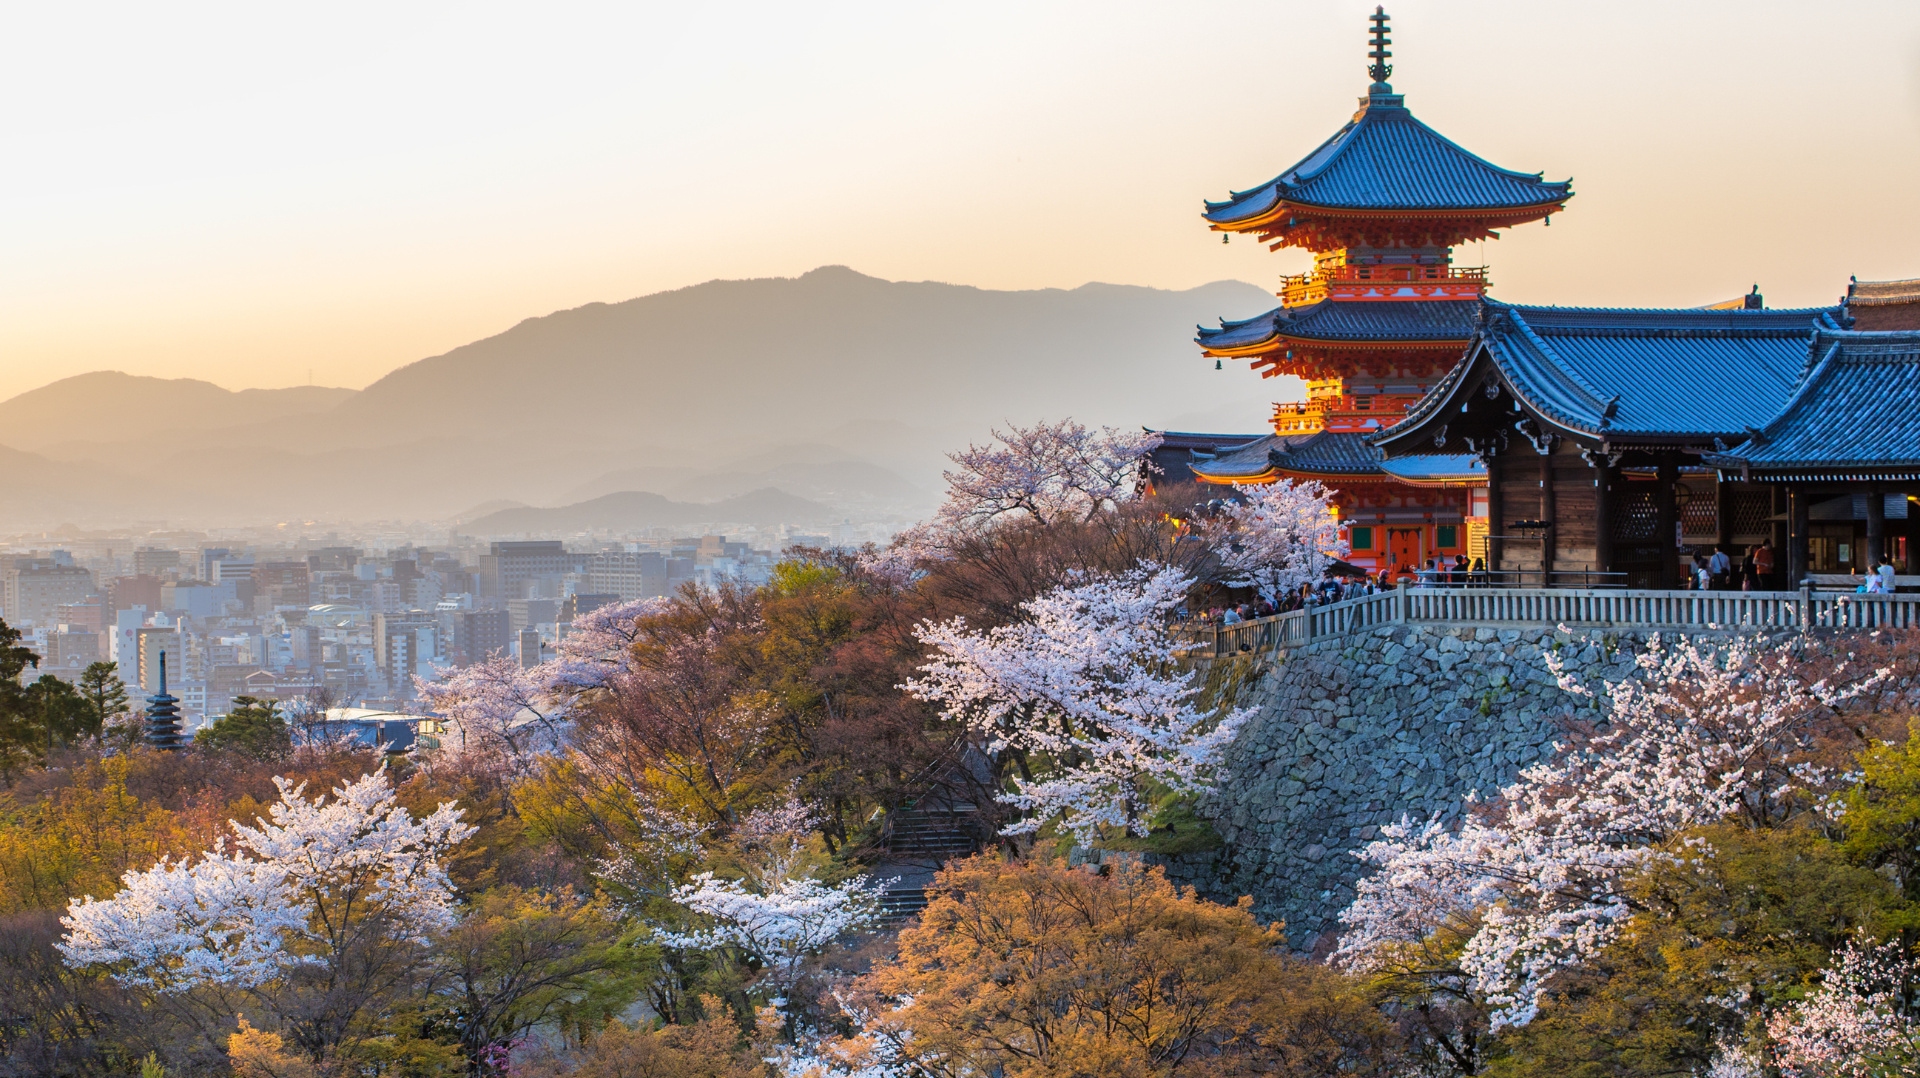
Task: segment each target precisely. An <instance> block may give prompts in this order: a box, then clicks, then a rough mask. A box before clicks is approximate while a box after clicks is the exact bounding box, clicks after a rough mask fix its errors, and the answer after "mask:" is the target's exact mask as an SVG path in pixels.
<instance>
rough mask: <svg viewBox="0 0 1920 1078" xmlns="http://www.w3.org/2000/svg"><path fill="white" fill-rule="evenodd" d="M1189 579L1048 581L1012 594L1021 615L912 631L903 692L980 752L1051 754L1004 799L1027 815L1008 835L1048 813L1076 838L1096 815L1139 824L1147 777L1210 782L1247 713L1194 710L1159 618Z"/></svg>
mask: <svg viewBox="0 0 1920 1078" xmlns="http://www.w3.org/2000/svg"><path fill="white" fill-rule="evenodd" d="M1192 585H1193V578H1192V577H1190V576H1188V575H1186V574H1185V573H1182V572H1180V571H1179V570H1176V569H1171V568H1166V567H1163V566H1156V565H1151V564H1142V565H1140V566H1139V567H1137V568H1135V569H1133V570H1131V571H1129V572H1126V573H1121V574H1117V575H1114V576H1108V577H1100V578H1094V579H1086V580H1083V581H1081V582H1078V583H1070V584H1065V585H1062V586H1060V587H1057V588H1054V589H1052V590H1051V591H1048V592H1046V593H1045V594H1043V595H1041V596H1039V597H1038V598H1035V599H1031V600H1029V601H1027V602H1025V603H1022V604H1021V609H1022V611H1023V612H1024V613H1025V619H1024V620H1022V621H1019V622H1016V623H1014V624H1011V625H1003V626H998V627H995V628H993V629H990V630H988V631H986V632H984V633H981V632H975V631H973V630H971V629H969V628H968V627H967V624H966V622H965V620H964V619H961V618H955V619H953V620H950V621H946V622H942V623H939V624H934V623H931V622H929V623H924V624H922V625H921V626H920V627H919V628H918V629H917V630H916V634H917V635H918V637H919V639H920V641H921V642H922V643H924V644H927V645H929V646H930V647H931V648H932V649H933V652H934V653H933V656H932V660H931V661H930V662H928V663H927V664H926V665H925V666H922V667H921V668H920V669H921V671H922V672H923V674H924V675H925V676H923V677H920V678H916V679H914V680H911V681H909V682H907V683H906V685H905V686H903V687H904V688H905V689H906V690H907V691H908V692H910V693H912V694H913V695H914V696H915V697H918V698H919V699H922V700H928V701H932V702H934V703H937V704H938V705H940V707H941V709H942V711H943V712H944V713H945V714H946V715H947V716H948V717H949V718H953V719H958V720H961V721H964V722H966V723H968V724H969V725H970V726H971V727H972V728H973V729H974V730H976V731H977V732H979V733H980V734H982V735H983V736H984V737H985V738H986V739H987V747H988V749H989V751H993V752H1001V751H1011V752H1013V753H1015V754H1017V755H1020V756H1021V757H1023V758H1024V759H1026V760H1030V761H1038V760H1039V759H1040V758H1044V759H1045V760H1047V761H1051V765H1052V766H1051V767H1050V768H1049V769H1047V770H1046V771H1045V772H1044V773H1042V772H1039V771H1036V772H1035V773H1034V775H1033V777H1032V778H1027V777H1024V776H1023V777H1020V778H1018V779H1017V790H1016V791H1015V792H1013V793H1010V794H1005V795H1002V796H1001V800H1003V801H1005V802H1007V803H1009V804H1012V805H1015V806H1017V807H1018V808H1020V809H1021V810H1022V811H1023V812H1024V813H1026V818H1025V819H1023V820H1019V821H1016V822H1015V823H1014V824H1012V825H1010V826H1009V827H1008V828H1007V829H1006V833H1008V834H1017V833H1022V832H1029V831H1033V830H1036V829H1038V828H1039V827H1040V826H1041V825H1042V824H1044V823H1045V822H1046V821H1047V820H1049V819H1052V818H1054V817H1056V816H1057V817H1059V818H1060V819H1061V823H1062V826H1064V827H1065V828H1066V829H1067V830H1069V831H1071V832H1072V833H1073V834H1074V835H1075V836H1077V837H1078V838H1079V839H1080V840H1082V841H1086V840H1088V839H1090V838H1091V837H1092V836H1093V834H1094V833H1095V831H1096V829H1097V828H1098V827H1100V826H1101V825H1111V826H1118V827H1126V828H1129V829H1131V830H1134V831H1136V832H1139V831H1141V830H1142V829H1143V826H1144V824H1143V820H1142V815H1143V814H1142V813H1141V811H1140V809H1141V805H1140V804H1139V798H1138V793H1139V790H1140V787H1141V784H1142V783H1143V781H1145V780H1153V781H1156V782H1159V783H1162V784H1164V785H1165V786H1167V787H1170V788H1171V789H1174V790H1176V791H1190V790H1195V789H1198V788H1199V787H1200V786H1201V785H1202V784H1203V783H1204V782H1205V780H1206V779H1207V777H1208V776H1209V775H1210V773H1211V771H1212V769H1213V767H1214V765H1216V764H1217V763H1218V762H1219V760H1220V756H1221V753H1222V752H1223V751H1224V749H1225V747H1226V745H1227V744H1228V743H1229V742H1230V741H1231V740H1232V738H1233V735H1234V733H1235V731H1237V730H1238V729H1239V728H1240V725H1241V724H1242V723H1243V722H1245V721H1246V719H1247V717H1248V716H1249V715H1250V714H1251V711H1250V710H1248V709H1236V710H1233V711H1230V712H1226V713H1224V714H1221V713H1216V712H1213V711H1209V710H1205V709H1202V708H1201V707H1199V706H1198V705H1197V703H1196V698H1197V697H1198V696H1199V695H1200V691H1201V686H1200V685H1199V684H1198V683H1197V675H1196V674H1195V673H1194V672H1192V671H1190V670H1189V671H1181V670H1179V669H1178V667H1177V666H1176V665H1175V663H1174V640H1173V638H1172V636H1171V635H1170V633H1169V632H1168V624H1169V622H1170V619H1171V615H1172V612H1173V611H1174V610H1175V609H1176V608H1178V607H1179V605H1180V604H1181V603H1182V602H1183V601H1184V599H1185V597H1186V594H1187V591H1188V589H1189V588H1190V587H1192Z"/></svg>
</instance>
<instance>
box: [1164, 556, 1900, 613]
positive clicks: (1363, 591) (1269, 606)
mask: <svg viewBox="0 0 1920 1078" xmlns="http://www.w3.org/2000/svg"><path fill="white" fill-rule="evenodd" d="M1345 569H1346V572H1344V573H1343V572H1342V571H1341V570H1340V569H1339V568H1336V567H1329V568H1328V569H1327V571H1326V572H1325V573H1324V574H1323V575H1322V576H1321V577H1320V580H1319V581H1318V582H1317V583H1313V584H1302V585H1301V586H1300V589H1299V590H1298V591H1296V592H1291V593H1288V594H1286V595H1283V596H1280V597H1279V599H1278V601H1277V602H1270V601H1268V600H1265V599H1258V600H1254V601H1251V602H1245V603H1239V604H1235V605H1230V606H1216V607H1214V608H1212V609H1211V610H1202V611H1200V612H1199V614H1198V615H1197V616H1195V617H1194V618H1193V620H1195V621H1198V622H1200V623H1203V624H1210V625H1237V624H1239V623H1240V622H1243V621H1251V620H1252V619H1254V618H1264V617H1267V616H1269V615H1272V614H1284V613H1287V612H1288V611H1292V610H1303V609H1306V608H1308V607H1314V606H1325V605H1327V604H1329V603H1337V602H1339V601H1340V600H1342V599H1354V598H1358V597H1360V596H1363V595H1378V594H1380V593H1382V592H1386V591H1391V590H1393V589H1394V588H1395V587H1396V586H1398V585H1400V584H1402V583H1405V584H1410V585H1412V586H1413V587H1416V588H1442V587H1485V586H1488V585H1491V584H1492V583H1494V576H1493V574H1492V573H1490V572H1488V571H1487V563H1486V560H1485V559H1484V558H1473V559H1471V560H1470V559H1468V557H1467V556H1466V555H1465V554H1456V555H1454V556H1453V557H1452V558H1451V559H1448V558H1445V557H1440V558H1428V559H1426V562H1425V563H1424V564H1423V565H1422V566H1421V567H1420V568H1419V569H1417V570H1415V571H1413V572H1407V571H1405V570H1393V569H1383V570H1381V571H1380V572H1378V573H1367V572H1364V571H1361V570H1358V569H1355V568H1354V567H1352V566H1346V567H1345ZM1894 576H1895V571H1894V567H1893V563H1892V562H1891V560H1889V559H1888V558H1885V557H1882V558H1881V559H1880V560H1879V563H1878V564H1877V565H1876V566H1875V567H1874V568H1873V569H1872V571H1870V572H1868V573H1867V574H1866V576H1865V579H1864V580H1863V581H1862V582H1861V583H1860V584H1859V585H1858V586H1857V587H1856V588H1855V589H1854V590H1855V591H1856V592H1859V593H1861V594H1866V595H1887V594H1892V593H1893V591H1894V590H1895V587H1894V584H1895V580H1894ZM1681 586H1682V587H1683V588H1684V589H1686V590H1689V591H1772V590H1776V589H1778V588H1780V587H1781V586H1782V585H1781V582H1780V580H1779V578H1778V577H1777V576H1775V575H1774V550H1773V544H1772V543H1771V542H1763V543H1759V544H1757V545H1755V546H1751V547H1748V548H1747V549H1746V552H1745V553H1743V554H1742V555H1740V557H1739V558H1738V559H1736V558H1735V557H1734V556H1733V555H1731V554H1728V553H1727V549H1726V547H1723V546H1721V547H1715V548H1714V550H1713V553H1711V554H1706V553H1695V554H1694V555H1693V564H1692V567H1691V568H1690V570H1689V571H1688V573H1687V574H1686V579H1685V581H1684V582H1683V583H1682V585H1681ZM1184 613H1185V612H1184V611H1183V612H1182V614H1183V616H1184Z"/></svg>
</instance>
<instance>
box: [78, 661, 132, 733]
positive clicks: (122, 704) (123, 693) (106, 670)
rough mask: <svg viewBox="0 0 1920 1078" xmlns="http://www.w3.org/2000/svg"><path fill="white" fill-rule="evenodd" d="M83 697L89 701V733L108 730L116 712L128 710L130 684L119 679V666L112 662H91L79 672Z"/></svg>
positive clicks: (121, 712)
mask: <svg viewBox="0 0 1920 1078" xmlns="http://www.w3.org/2000/svg"><path fill="white" fill-rule="evenodd" d="M79 689H80V696H81V698H82V699H84V700H85V701H86V702H87V723H88V727H89V728H88V730H87V732H88V733H90V734H98V733H99V732H100V731H102V730H104V729H106V726H107V723H108V722H109V721H111V720H112V719H113V717H114V716H115V715H120V714H123V713H125V712H126V711H127V710H128V703H129V701H128V699H127V685H126V682H124V681H121V680H120V668H119V667H118V666H116V665H114V664H113V663H110V662H97V663H92V664H90V665H89V666H88V667H87V668H86V669H85V670H82V671H80V683H79Z"/></svg>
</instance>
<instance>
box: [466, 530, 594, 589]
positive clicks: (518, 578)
mask: <svg viewBox="0 0 1920 1078" xmlns="http://www.w3.org/2000/svg"><path fill="white" fill-rule="evenodd" d="M591 557H592V556H591V555H589V554H586V553H584V552H582V553H579V554H575V553H572V552H570V551H568V550H567V549H566V547H565V546H563V545H561V543H560V541H559V540H557V539H552V540H536V541H530V542H514V543H494V544H493V546H492V547H491V549H490V551H489V552H488V553H486V554H482V555H480V597H481V598H483V599H498V600H501V601H505V600H508V599H525V598H527V596H528V591H527V585H528V584H530V583H534V582H537V581H542V580H550V581H552V582H553V583H554V584H555V585H557V584H558V582H559V580H560V578H561V577H563V576H565V575H566V574H568V573H577V572H580V571H582V570H584V569H585V568H586V566H587V563H588V562H589V561H590V560H591ZM549 594H556V595H557V594H558V592H557V591H555V592H551V593H549Z"/></svg>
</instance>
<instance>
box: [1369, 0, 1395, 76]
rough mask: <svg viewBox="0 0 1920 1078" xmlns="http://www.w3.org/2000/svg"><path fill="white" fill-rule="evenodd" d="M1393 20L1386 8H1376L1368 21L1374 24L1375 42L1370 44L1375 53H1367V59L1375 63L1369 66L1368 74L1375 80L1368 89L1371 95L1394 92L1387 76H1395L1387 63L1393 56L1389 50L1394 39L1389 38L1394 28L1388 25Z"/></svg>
mask: <svg viewBox="0 0 1920 1078" xmlns="http://www.w3.org/2000/svg"><path fill="white" fill-rule="evenodd" d="M1392 19H1393V16H1391V15H1389V14H1387V9H1386V8H1385V7H1384V6H1379V7H1375V8H1374V9H1373V14H1371V15H1369V16H1367V20H1368V21H1369V22H1371V23H1373V30H1372V34H1373V40H1372V41H1371V42H1369V44H1371V45H1372V46H1373V51H1372V52H1369V53H1367V58H1368V59H1370V60H1372V61H1373V63H1371V64H1368V65H1367V74H1368V76H1370V77H1371V78H1372V79H1373V85H1372V86H1369V87H1367V93H1369V94H1390V93H1392V92H1393V87H1392V86H1390V85H1388V84H1387V76H1388V75H1391V74H1393V65H1392V64H1390V63H1387V58H1388V57H1390V56H1392V55H1393V53H1392V52H1391V51H1389V50H1388V49H1387V46H1388V45H1391V44H1393V39H1392V38H1390V37H1388V36H1387V35H1388V34H1390V33H1392V32H1393V28H1392V27H1391V26H1388V25H1387V23H1388V22H1389V21H1391V20H1392Z"/></svg>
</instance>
